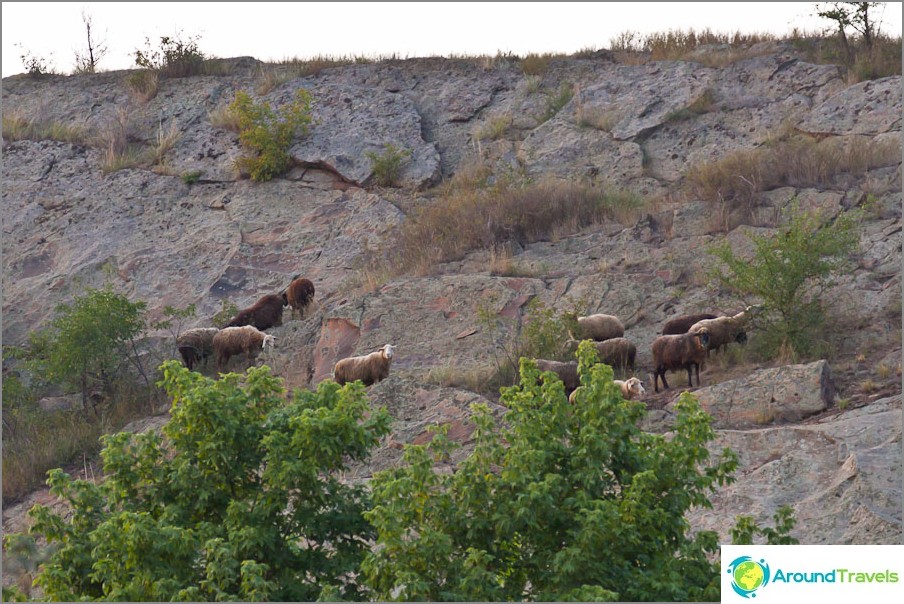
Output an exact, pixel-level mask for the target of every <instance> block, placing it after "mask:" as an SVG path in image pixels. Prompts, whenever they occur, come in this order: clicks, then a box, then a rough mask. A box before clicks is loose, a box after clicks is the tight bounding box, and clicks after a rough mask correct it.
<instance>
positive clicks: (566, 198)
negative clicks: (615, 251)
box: [369, 165, 644, 274]
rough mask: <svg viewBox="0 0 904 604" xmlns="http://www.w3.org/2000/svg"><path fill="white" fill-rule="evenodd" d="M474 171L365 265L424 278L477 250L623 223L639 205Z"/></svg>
mask: <svg viewBox="0 0 904 604" xmlns="http://www.w3.org/2000/svg"><path fill="white" fill-rule="evenodd" d="M489 177H490V172H489V171H487V170H486V169H485V168H482V167H480V166H479V165H475V166H472V167H471V168H469V169H466V170H463V171H462V172H461V173H460V174H459V175H456V177H455V178H453V179H452V181H450V182H449V183H447V184H445V185H444V186H443V187H441V188H440V197H439V198H438V199H436V200H435V201H433V202H432V203H430V204H427V205H423V206H420V207H418V208H416V209H415V210H414V211H413V213H412V214H411V216H410V217H409V219H408V220H406V221H404V222H403V223H402V224H400V225H399V226H398V227H396V229H395V232H394V233H393V234H392V235H391V236H389V237H387V238H386V240H387V241H391V242H392V244H391V245H386V246H384V247H383V248H381V249H379V250H376V251H375V252H373V253H371V257H370V261H369V264H371V265H373V266H382V267H385V268H386V269H387V271H388V272H389V273H391V274H399V273H406V272H418V273H420V274H425V273H427V272H429V270H430V269H431V267H433V266H435V265H436V264H438V263H441V262H449V261H452V260H457V259H460V258H462V257H463V256H464V255H465V254H467V253H468V252H471V251H473V250H478V249H485V250H491V249H493V248H494V247H501V246H505V245H506V244H508V243H516V244H525V243H530V242H534V241H538V240H541V239H545V238H548V237H551V236H552V235H553V234H555V235H556V236H563V235H564V234H566V233H573V232H576V231H577V230H580V229H582V228H584V227H586V226H589V225H591V224H597V223H599V222H602V221H603V220H605V219H615V220H619V221H623V222H630V217H631V216H636V214H637V213H638V212H639V211H640V210H641V209H642V207H643V204H644V201H643V200H642V199H641V198H639V197H638V196H636V195H633V194H630V193H625V192H623V191H620V190H616V189H613V190H611V191H607V190H605V189H603V188H600V187H591V186H587V185H579V184H575V183H573V182H566V181H558V180H546V181H542V182H538V183H530V182H523V181H517V180H508V179H504V178H500V177H497V179H496V182H495V184H493V185H488V184H487V182H488V181H487V179H489Z"/></svg>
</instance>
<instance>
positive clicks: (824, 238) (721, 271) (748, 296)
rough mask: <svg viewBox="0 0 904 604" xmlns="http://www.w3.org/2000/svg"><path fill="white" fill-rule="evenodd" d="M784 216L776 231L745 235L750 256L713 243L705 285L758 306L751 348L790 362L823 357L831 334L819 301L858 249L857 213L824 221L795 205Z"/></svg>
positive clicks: (827, 348) (829, 347)
mask: <svg viewBox="0 0 904 604" xmlns="http://www.w3.org/2000/svg"><path fill="white" fill-rule="evenodd" d="M785 213H786V216H787V224H786V225H785V226H783V227H781V228H779V230H778V233H776V234H775V235H771V236H770V235H759V236H752V237H750V241H751V243H752V244H753V249H754V252H753V257H752V258H746V257H740V256H738V255H736V254H735V253H734V252H733V251H732V248H731V245H730V244H729V243H728V242H723V243H720V244H715V245H713V246H712V247H711V248H710V249H709V254H710V255H712V256H713V257H714V259H715V261H716V262H715V263H714V264H713V267H712V268H711V269H710V273H709V275H710V281H711V283H712V284H714V285H716V286H719V287H724V288H726V289H728V290H729V291H730V292H732V293H734V294H735V295H736V296H738V298H739V299H740V300H741V301H743V302H744V303H745V304H748V305H753V304H759V303H762V307H761V308H760V309H759V310H758V311H757V312H756V313H755V316H754V321H755V323H754V325H755V328H756V329H755V334H756V338H755V347H756V349H757V350H758V351H759V352H760V353H761V354H763V355H765V356H767V357H770V358H772V357H775V356H777V355H779V354H783V355H787V356H790V357H791V358H792V359H793V358H798V357H809V356H812V355H823V354H827V353H828V352H829V351H830V350H831V346H830V342H829V341H828V340H827V334H828V333H830V331H831V330H827V329H826V316H825V310H824V300H823V298H824V295H825V292H826V290H827V289H828V287H829V286H831V285H832V283H833V278H834V277H835V276H837V275H839V274H841V273H842V272H843V271H844V269H845V268H846V267H847V266H848V265H849V255H850V254H851V253H852V252H854V251H855V250H856V249H857V245H858V242H859V233H858V230H857V225H858V221H859V219H860V216H861V213H860V211H858V210H852V211H849V212H845V213H843V214H841V215H840V216H838V217H837V218H836V219H835V220H834V221H832V222H830V223H823V221H822V220H821V219H820V217H819V216H817V215H815V214H810V213H806V212H802V211H800V209H799V208H798V205H797V203H796V202H794V203H792V204H791V205H789V206H788V207H787V208H786V210H785ZM752 344H754V342H752Z"/></svg>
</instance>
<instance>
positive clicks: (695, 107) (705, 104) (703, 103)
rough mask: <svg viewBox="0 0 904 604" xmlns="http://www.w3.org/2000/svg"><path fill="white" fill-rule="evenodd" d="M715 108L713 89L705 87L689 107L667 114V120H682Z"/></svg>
mask: <svg viewBox="0 0 904 604" xmlns="http://www.w3.org/2000/svg"><path fill="white" fill-rule="evenodd" d="M712 108H713V91H712V89H711V88H707V89H705V90H704V91H703V92H702V93H701V94H700V96H698V97H697V98H696V99H694V100H693V101H692V102H691V103H690V104H689V105H688V106H687V107H684V108H683V109H678V110H676V111H673V112H671V113H669V114H668V115H667V116H665V121H666V122H680V121H683V120H687V119H690V118H692V117H696V116H698V115H703V114H704V113H709V112H710V111H712Z"/></svg>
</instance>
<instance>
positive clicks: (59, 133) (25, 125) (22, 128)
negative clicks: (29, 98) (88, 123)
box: [3, 108, 85, 144]
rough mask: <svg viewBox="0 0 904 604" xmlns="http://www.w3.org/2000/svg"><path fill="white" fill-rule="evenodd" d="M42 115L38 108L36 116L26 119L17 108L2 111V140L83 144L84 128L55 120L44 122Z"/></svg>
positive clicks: (42, 112)
mask: <svg viewBox="0 0 904 604" xmlns="http://www.w3.org/2000/svg"><path fill="white" fill-rule="evenodd" d="M43 114H44V111H43V109H42V108H38V111H37V113H36V115H35V116H32V117H28V116H27V115H26V114H25V112H24V111H22V110H21V109H18V108H16V109H8V110H6V111H4V112H3V140H6V141H19V140H32V141H41V140H53V141H60V142H64V143H73V144H81V143H84V142H85V129H84V128H82V127H81V126H76V125H72V124H64V123H62V122H59V121H55V120H46V119H44V117H43Z"/></svg>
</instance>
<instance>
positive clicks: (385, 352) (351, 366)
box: [333, 344, 396, 386]
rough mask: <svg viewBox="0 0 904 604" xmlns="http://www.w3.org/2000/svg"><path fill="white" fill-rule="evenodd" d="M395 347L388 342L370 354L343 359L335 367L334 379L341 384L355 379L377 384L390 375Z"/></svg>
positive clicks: (367, 384)
mask: <svg viewBox="0 0 904 604" xmlns="http://www.w3.org/2000/svg"><path fill="white" fill-rule="evenodd" d="M395 348H396V347H395V346H393V345H392V344H386V345H385V346H383V347H382V348H380V349H379V350H377V351H375V352H372V353H370V354H367V355H364V356H360V357H348V358H345V359H341V360H339V361H337V362H336V365H335V366H334V367H333V379H334V380H335V381H336V383H337V384H340V385H342V384H347V383H348V382H354V381H355V380H361V382H363V383H364V385H365V386H370V385H371V384H376V383H377V382H379V381H381V380H384V379H386V378H387V377H388V376H389V367H390V365H392V355H393V352H394V351H395Z"/></svg>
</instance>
